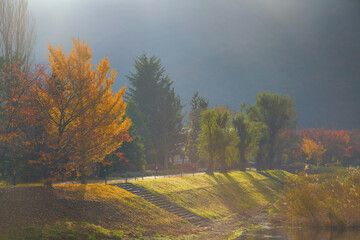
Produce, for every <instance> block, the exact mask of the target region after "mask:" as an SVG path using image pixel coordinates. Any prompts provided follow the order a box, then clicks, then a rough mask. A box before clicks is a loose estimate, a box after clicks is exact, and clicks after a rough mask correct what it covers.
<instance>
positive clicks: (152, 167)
mask: <svg viewBox="0 0 360 240" xmlns="http://www.w3.org/2000/svg"><path fill="white" fill-rule="evenodd" d="M156 167H157V169H156ZM146 169H148V170H153V171H156V170H158V171H162V170H164V166H163V165H162V164H160V163H156V164H148V165H147V168H146Z"/></svg>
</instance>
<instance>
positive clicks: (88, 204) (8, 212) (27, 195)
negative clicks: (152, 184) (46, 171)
mask: <svg viewBox="0 0 360 240" xmlns="http://www.w3.org/2000/svg"><path fill="white" fill-rule="evenodd" d="M189 228H191V226H190V224H188V223H185V222H184V221H183V220H182V219H180V218H178V217H176V216H174V215H172V214H170V213H168V212H166V211H164V210H162V209H160V208H158V207H156V206H154V205H152V204H150V203H149V202H147V201H145V200H143V199H142V198H141V197H138V196H136V195H134V194H131V193H129V192H127V191H125V190H122V189H120V188H117V187H114V186H110V185H104V184H88V185H87V186H83V185H78V184H62V185H55V187H54V190H53V191H50V192H49V191H46V190H44V188H43V187H1V188H0V239H120V238H121V235H122V232H124V234H126V235H134V236H137V235H140V234H141V235H143V234H145V235H149V234H150V235H154V234H156V233H160V234H167V233H168V232H169V231H171V232H172V233H173V232H174V231H175V232H176V231H177V232H179V233H182V232H186V231H187V230H186V229H189ZM174 229H175V230H174ZM91 236H93V238H90V237H91Z"/></svg>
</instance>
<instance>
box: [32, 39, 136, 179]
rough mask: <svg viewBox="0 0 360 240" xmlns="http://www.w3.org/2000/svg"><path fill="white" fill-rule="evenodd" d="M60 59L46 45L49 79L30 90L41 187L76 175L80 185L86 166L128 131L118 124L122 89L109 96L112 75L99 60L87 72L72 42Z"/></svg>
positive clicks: (84, 48)
mask: <svg viewBox="0 0 360 240" xmlns="http://www.w3.org/2000/svg"><path fill="white" fill-rule="evenodd" d="M72 46H73V48H72V50H71V53H70V54H69V55H68V56H66V54H65V52H64V51H63V49H62V48H61V47H56V48H54V47H53V46H52V45H51V44H49V57H48V59H49V62H50V68H51V76H49V77H48V78H46V79H45V80H44V81H42V82H38V84H37V86H36V87H35V88H34V89H33V91H32V92H33V94H32V96H33V101H34V106H35V107H34V111H35V112H37V113H38V115H39V117H38V119H40V120H41V123H40V124H41V125H42V128H43V129H44V133H43V138H44V142H45V143H46V148H45V150H44V151H42V152H41V154H40V155H41V157H40V158H39V159H38V162H39V163H41V164H43V165H44V166H45V176H44V180H45V183H46V184H47V185H49V186H51V183H52V181H53V180H56V179H59V178H60V177H63V176H64V175H65V174H67V173H69V172H72V173H74V172H76V173H77V174H78V175H79V176H80V177H81V179H82V183H86V179H87V176H88V175H89V174H90V173H91V168H90V166H91V165H92V163H95V162H102V161H103V160H104V157H105V156H106V155H107V154H109V153H111V152H113V151H115V150H116V149H117V148H118V147H120V145H121V143H122V142H123V140H124V139H125V138H124V136H125V135H126V134H127V131H128V129H129V127H130V125H131V121H130V119H128V118H124V114H125V108H126V103H125V102H124V100H123V96H124V94H125V87H123V88H121V89H120V90H119V91H118V92H117V93H115V94H114V93H113V92H112V85H113V83H114V80H115V78H116V72H115V71H114V70H113V69H111V70H110V66H109V61H108V59H107V58H104V59H102V60H101V61H100V62H99V63H98V64H97V65H96V66H95V68H96V70H93V65H92V64H91V62H90V61H91V57H92V51H91V49H90V48H89V45H88V44H85V43H84V42H82V41H80V40H77V39H75V40H73V44H72Z"/></svg>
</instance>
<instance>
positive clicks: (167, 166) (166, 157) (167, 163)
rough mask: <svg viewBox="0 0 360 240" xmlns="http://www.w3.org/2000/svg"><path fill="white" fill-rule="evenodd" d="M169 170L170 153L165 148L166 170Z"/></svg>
mask: <svg viewBox="0 0 360 240" xmlns="http://www.w3.org/2000/svg"><path fill="white" fill-rule="evenodd" d="M168 168H169V153H168V151H167V149H166V148H165V151H164V169H165V170H167V169H168Z"/></svg>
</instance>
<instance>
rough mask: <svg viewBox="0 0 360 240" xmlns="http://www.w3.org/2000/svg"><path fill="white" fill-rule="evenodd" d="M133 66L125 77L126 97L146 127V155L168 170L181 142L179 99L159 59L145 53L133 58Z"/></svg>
mask: <svg viewBox="0 0 360 240" xmlns="http://www.w3.org/2000/svg"><path fill="white" fill-rule="evenodd" d="M134 66H135V72H134V73H130V75H129V76H127V78H128V80H129V82H130V84H131V87H130V88H129V93H128V98H132V99H133V100H134V102H135V103H136V105H137V106H138V107H139V109H140V111H141V112H142V114H143V115H144V117H145V122H146V124H147V126H148V130H149V133H150V137H149V138H147V139H146V140H145V141H146V142H145V148H146V149H148V150H147V153H146V154H147V156H149V155H152V156H153V157H151V156H150V159H152V158H153V159H154V161H155V162H160V161H161V162H162V163H163V164H164V167H165V168H168V164H169V158H170V157H171V156H172V155H174V154H176V153H178V152H180V150H181V148H182V147H183V143H184V133H183V125H182V120H183V116H182V114H181V110H182V105H181V103H180V97H179V96H177V95H176V94H175V91H174V88H173V87H172V81H171V80H170V77H169V75H166V74H165V68H164V67H163V66H162V64H161V60H160V59H159V58H157V57H155V56H153V57H148V56H147V55H145V54H144V55H141V56H139V57H138V58H136V59H135V63H134ZM142 137H143V136H142ZM152 145H153V146H154V148H153V149H151V150H150V149H149V148H150V147H151V146H152Z"/></svg>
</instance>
